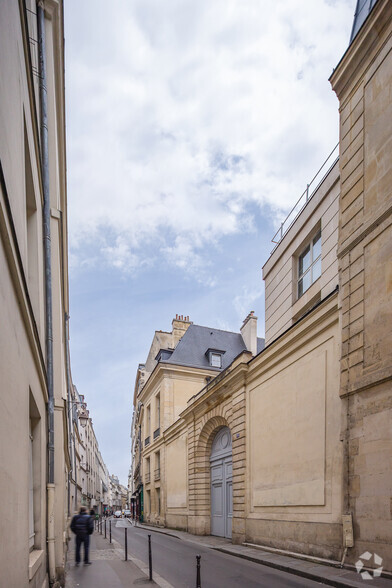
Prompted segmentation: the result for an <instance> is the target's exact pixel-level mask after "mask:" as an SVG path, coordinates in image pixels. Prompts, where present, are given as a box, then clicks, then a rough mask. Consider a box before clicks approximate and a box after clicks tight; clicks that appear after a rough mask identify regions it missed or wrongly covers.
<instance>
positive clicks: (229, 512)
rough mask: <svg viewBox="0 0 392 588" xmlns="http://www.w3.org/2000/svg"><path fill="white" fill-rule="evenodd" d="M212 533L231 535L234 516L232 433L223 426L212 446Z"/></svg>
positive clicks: (222, 535) (223, 535)
mask: <svg viewBox="0 0 392 588" xmlns="http://www.w3.org/2000/svg"><path fill="white" fill-rule="evenodd" d="M210 465H211V535H217V536H218V537H229V538H230V537H231V528H232V518H233V489H232V470H233V467H232V446H231V433H230V429H229V428H228V427H223V428H222V429H220V430H219V431H218V433H217V434H216V436H215V438H214V441H213V443H212V448H211V456H210Z"/></svg>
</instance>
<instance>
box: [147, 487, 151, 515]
mask: <svg viewBox="0 0 392 588" xmlns="http://www.w3.org/2000/svg"><path fill="white" fill-rule="evenodd" d="M146 495H147V500H146V512H148V513H150V512H151V492H150V490H147V492H146Z"/></svg>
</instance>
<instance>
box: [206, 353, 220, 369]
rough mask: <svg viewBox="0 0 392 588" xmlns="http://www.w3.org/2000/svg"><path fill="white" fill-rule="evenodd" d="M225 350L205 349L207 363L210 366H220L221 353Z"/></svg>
mask: <svg viewBox="0 0 392 588" xmlns="http://www.w3.org/2000/svg"><path fill="white" fill-rule="evenodd" d="M224 353H225V352H224V351H223V350H221V349H207V351H206V356H207V358H208V363H209V364H210V366H211V367H215V368H219V369H221V367H222V355H223V354H224Z"/></svg>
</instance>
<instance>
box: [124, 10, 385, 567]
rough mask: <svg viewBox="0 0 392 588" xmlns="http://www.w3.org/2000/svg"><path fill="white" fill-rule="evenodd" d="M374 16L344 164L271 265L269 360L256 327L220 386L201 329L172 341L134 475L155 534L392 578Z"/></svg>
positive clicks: (170, 336) (343, 130) (155, 367)
mask: <svg viewBox="0 0 392 588" xmlns="http://www.w3.org/2000/svg"><path fill="white" fill-rule="evenodd" d="M362 5H363V6H365V9H367V10H369V9H371V10H369V14H368V15H367V18H366V19H365V18H363V12H362V15H361V21H360V24H358V22H359V21H358V18H359V16H358V15H359V12H357V14H356V19H355V23H354V31H355V35H353V38H352V40H351V42H350V45H349V48H348V50H347V52H346V53H345V55H344V56H343V58H342V60H341V62H340V63H339V64H338V66H337V68H336V69H335V71H334V73H333V75H332V77H331V83H332V86H333V88H334V90H335V91H336V93H337V95H338V98H339V100H340V142H339V159H338V160H336V161H335V162H332V164H331V165H329V164H328V166H327V167H326V170H325V172H326V173H325V175H324V176H323V177H322V178H321V181H320V182H319V183H318V184H317V185H315V186H314V187H311V189H310V191H309V192H308V193H307V194H306V199H305V201H304V203H303V207H302V209H301V210H300V212H299V214H297V215H296V216H295V217H294V218H293V219H292V220H291V221H290V222H289V223H288V226H287V230H285V231H283V230H282V233H281V235H280V238H279V239H278V243H277V245H276V247H275V249H274V250H273V252H272V254H271V256H270V258H269V259H268V260H267V262H266V263H265V264H264V267H263V278H264V280H265V304H266V309H265V317H266V318H265V320H266V325H265V327H266V331H265V332H266V340H265V348H264V349H263V350H261V351H260V350H259V349H257V344H254V345H253V346H252V344H251V341H252V338H253V341H254V333H255V328H253V327H255V326H256V325H255V317H253V316H252V315H249V316H248V317H247V319H246V321H245V325H246V324H248V329H247V336H249V339H247V337H243V342H244V346H243V348H242V349H241V350H238V353H237V354H236V355H235V357H232V358H231V360H230V362H229V363H228V364H225V365H223V364H216V365H217V366H218V367H216V368H215V369H216V371H218V372H219V373H216V371H215V373H211V372H210V371H209V370H208V369H206V366H204V370H203V369H201V365H199V366H198V367H197V368H195V364H194V363H192V361H190V358H189V357H188V358H187V359H185V356H184V355H182V356H180V354H177V355H176V350H177V349H179V346H180V345H184V343H185V342H186V340H187V338H188V335H187V333H188V329H189V328H190V327H189V326H188V324H187V323H188V320H187V317H185V320H182V321H181V320H180V322H182V323H183V330H184V332H183V333H182V334H180V331H179V330H178V329H177V328H175V327H177V325H176V324H175V322H176V320H178V317H177V319H175V321H173V330H172V332H171V333H162V332H157V333H156V336H155V337H154V341H153V344H152V347H151V350H150V354H149V356H148V359H147V362H146V364H142V365H141V366H139V370H138V374H137V378H136V385H135V394H134V409H135V411H134V421H133V447H134V448H135V451H134V460H133V464H132V472H133V476H134V480H133V487H134V494H135V493H136V494H137V491H136V492H135V488H137V487H139V495H140V491H141V493H142V494H143V515H144V520H147V521H148V522H149V523H155V524H158V525H166V526H169V527H175V528H181V529H187V530H189V531H190V532H193V533H197V534H214V535H220V536H226V537H232V540H233V542H239V543H243V542H245V543H254V544H259V545H264V546H268V547H269V548H272V549H274V548H278V549H283V550H288V551H293V552H299V553H305V554H308V555H312V556H316V557H322V558H328V559H332V560H343V559H344V560H345V561H346V562H349V563H351V564H353V563H355V561H356V560H357V559H358V556H359V555H360V554H361V553H363V552H364V551H370V552H372V553H377V555H379V556H380V557H382V558H383V565H384V569H386V570H391V569H392V559H391V553H392V551H391V528H392V527H391V525H392V512H391V509H390V505H391V502H390V501H391V488H392V469H391V462H390V456H391V449H392V438H391V435H392V433H391V431H392V405H391V399H392V394H391V370H392V362H391V350H390V344H389V343H390V330H391V308H392V305H391V292H392V289H391V275H392V270H391V259H392V255H391V253H392V251H391V243H392V240H391V230H390V227H391V201H392V199H391V185H392V183H391V181H390V179H391V174H392V171H391V164H392V157H391V155H392V153H391V144H392V143H391V139H390V137H391V136H392V132H391V131H392V129H391V125H392V116H391V114H392V112H391V109H392V99H391V96H392V92H391V78H392V62H391V38H392V34H391V33H392V31H391V27H392V25H391V22H392V19H391V16H392V14H391V12H392V6H391V2H389V1H387V0H378V1H377V2H375V3H374V2H373V3H371V4H369V3H368V4H366V3H365V4H364V3H358V11H360V8H361V6H362ZM180 319H181V317H180ZM250 325H251V326H252V328H249V326H250ZM185 327H186V330H185ZM211 331H213V329H211ZM175 333H178V335H179V339H176V338H175ZM246 340H247V343H246V345H245V341H246ZM193 343H194V342H193ZM210 351H211V350H210ZM215 351H216V349H215ZM212 352H213V350H212ZM206 356H208V349H206ZM223 357H224V356H223ZM180 359H182V361H180ZM209 367H210V369H211V366H209ZM157 399H159V406H160V410H159V412H160V418H159V421H157V420H156V416H155V415H156V414H157V410H156V406H157V402H158V400H157ZM154 419H155V420H154ZM158 463H159V467H158V465H157V464H158ZM157 472H159V473H158V474H157ZM370 563H371V562H370Z"/></svg>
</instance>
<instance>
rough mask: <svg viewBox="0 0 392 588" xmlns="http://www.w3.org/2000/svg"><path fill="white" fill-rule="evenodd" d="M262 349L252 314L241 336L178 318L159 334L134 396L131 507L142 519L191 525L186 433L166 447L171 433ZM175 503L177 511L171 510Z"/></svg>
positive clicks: (142, 366)
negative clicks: (203, 395) (191, 407)
mask: <svg viewBox="0 0 392 588" xmlns="http://www.w3.org/2000/svg"><path fill="white" fill-rule="evenodd" d="M263 346H264V340H263V339H258V338H257V319H256V317H255V316H254V315H253V314H252V313H251V314H250V315H249V316H248V317H247V319H246V321H245V322H244V325H243V327H242V329H241V333H232V332H228V331H222V330H220V329H214V328H212V327H203V326H199V325H194V324H193V323H192V322H191V321H190V320H189V317H183V316H178V315H177V316H176V318H175V319H173V321H172V331H171V332H163V331H156V332H155V335H154V338H153V341H152V344H151V348H150V351H149V354H148V357H147V360H146V363H145V364H140V365H139V369H138V372H137V375H136V383H135V392H134V418H133V424H132V451H133V466H132V470H133V495H132V503H133V511H134V514H135V516H136V517H137V518H138V519H139V520H144V521H148V522H154V523H156V524H164V523H167V524H169V525H174V526H177V525H178V526H180V527H184V526H186V516H185V512H186V509H185V511H184V509H183V506H182V505H183V502H184V500H185V502H186V497H185V498H184V496H183V495H182V491H183V490H185V488H186V485H187V464H186V461H187V456H186V452H185V449H186V432H184V431H182V433H181V435H180V437H179V438H178V440H176V442H175V443H167V431H170V430H171V428H172V427H175V426H176V425H177V426H176V428H175V429H174V430H176V431H179V430H180V428H179V427H178V423H179V422H181V423H182V422H183V421H182V419H179V417H180V415H181V413H182V412H183V411H184V410H185V409H186V408H187V406H188V403H189V402H190V401H191V399H192V398H194V397H195V396H196V395H198V393H199V392H200V390H201V389H205V387H206V386H207V387H208V383H209V382H210V381H211V380H213V379H214V378H216V376H217V375H218V374H220V373H222V372H224V371H225V370H226V369H227V368H228V367H229V366H230V365H231V364H232V362H233V361H234V360H236V358H237V357H238V356H240V355H241V354H243V353H245V354H247V357H248V358H249V357H251V356H252V351H251V350H253V353H254V354H256V353H257V352H258V351H260V350H261V349H262V348H263ZM174 494H175V496H176V497H175V498H173V495H174ZM173 500H174V503H175V506H174V511H173V512H172V511H170V510H167V511H166V504H169V505H170V504H171V503H173ZM167 501H168V502H167ZM176 501H178V504H177V503H176Z"/></svg>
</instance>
